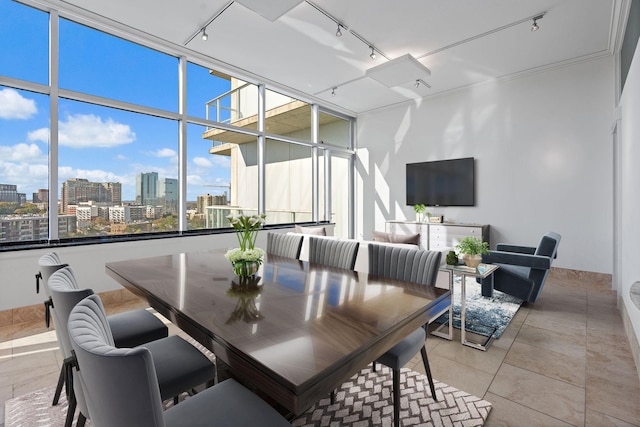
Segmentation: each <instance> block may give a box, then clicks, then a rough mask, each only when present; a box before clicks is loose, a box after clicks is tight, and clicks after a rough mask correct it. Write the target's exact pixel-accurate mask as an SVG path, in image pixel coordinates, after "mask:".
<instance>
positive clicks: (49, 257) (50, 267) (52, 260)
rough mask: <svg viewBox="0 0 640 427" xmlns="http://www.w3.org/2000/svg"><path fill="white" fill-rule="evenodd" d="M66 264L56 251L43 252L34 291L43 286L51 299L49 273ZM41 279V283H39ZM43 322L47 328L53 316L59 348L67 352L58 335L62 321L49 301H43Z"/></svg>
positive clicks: (38, 290)
mask: <svg viewBox="0 0 640 427" xmlns="http://www.w3.org/2000/svg"><path fill="white" fill-rule="evenodd" d="M67 265H68V264H63V263H62V261H60V257H59V256H58V254H57V253H56V252H49V253H47V254H44V255H42V256H41V257H40V259H38V274H36V292H38V293H39V292H40V286H42V287H43V288H44V293H45V295H46V296H47V298H48V299H51V294H50V293H49V286H48V285H47V283H48V282H49V278H50V277H51V275H52V274H53V273H54V272H56V271H58V270H59V269H61V268H62V267H66V266H67ZM40 280H42V283H40ZM44 304H45V323H46V325H47V328H48V327H49V316H52V317H53V324H54V325H55V326H56V328H55V331H56V338H57V339H58V344H59V345H60V350H61V351H62V354H67V353H68V351H67V350H66V349H65V347H64V343H63V339H62V336H61V335H60V330H59V329H58V327H57V325H59V324H60V323H62V322H61V321H60V319H59V318H58V313H57V312H56V310H55V307H53V306H52V305H51V304H50V303H49V301H48V300H47V301H45V303H44Z"/></svg>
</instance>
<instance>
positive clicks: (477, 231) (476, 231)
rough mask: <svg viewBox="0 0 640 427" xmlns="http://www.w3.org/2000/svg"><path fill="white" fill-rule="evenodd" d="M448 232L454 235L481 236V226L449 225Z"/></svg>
mask: <svg viewBox="0 0 640 427" xmlns="http://www.w3.org/2000/svg"><path fill="white" fill-rule="evenodd" d="M449 233H450V234H454V235H456V236H476V237H482V227H465V226H454V227H449Z"/></svg>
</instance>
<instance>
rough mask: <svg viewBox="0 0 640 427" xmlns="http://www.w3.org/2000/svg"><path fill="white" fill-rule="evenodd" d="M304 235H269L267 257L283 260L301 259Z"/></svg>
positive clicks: (271, 233) (270, 233)
mask: <svg viewBox="0 0 640 427" xmlns="http://www.w3.org/2000/svg"><path fill="white" fill-rule="evenodd" d="M302 238H303V236H302V235H298V234H282V233H273V232H269V233H267V255H275V256H279V257H283V258H293V259H298V258H300V251H301V250H302Z"/></svg>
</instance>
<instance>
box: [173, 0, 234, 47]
mask: <svg viewBox="0 0 640 427" xmlns="http://www.w3.org/2000/svg"><path fill="white" fill-rule="evenodd" d="M232 4H233V0H231V1H229V2H228V3H227V4H225V5H224V6H223V7H222V9H220V10H219V11H218V12H216V14H215V15H213V17H211V19H209V20H208V21H207V23H206V24H204V25H203V26H202V27H200V28H198V30H197V31H196V32H195V33H193V35H192V36H191V37H189V38H188V39H187V41H185V42H184V46H186V45H188V44H189V43H191V41H192V40H193V39H195V38H196V37H197V36H198V34H201V35H202V39H203V40H207V38H209V36H208V35H207V31H206V30H207V27H208V26H209V25H210V24H211V23H212V22H213V21H215V20H216V19H218V17H219V16H220V15H222V14H223V13H224V11H225V10H227V9H228V8H229V6H231V5H232ZM205 36H206V37H207V38H205Z"/></svg>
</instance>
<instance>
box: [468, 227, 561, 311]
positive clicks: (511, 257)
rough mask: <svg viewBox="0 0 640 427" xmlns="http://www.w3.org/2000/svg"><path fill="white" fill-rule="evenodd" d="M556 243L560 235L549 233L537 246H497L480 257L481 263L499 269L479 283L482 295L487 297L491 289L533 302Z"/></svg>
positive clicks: (556, 248) (540, 286) (540, 288)
mask: <svg viewBox="0 0 640 427" xmlns="http://www.w3.org/2000/svg"><path fill="white" fill-rule="evenodd" d="M559 244H560V235H559V234H558V233H553V232H549V233H547V234H545V235H544V236H542V238H541V239H540V243H538V246H537V247H529V246H515V245H507V244H498V245H497V247H496V250H495V251H491V253H489V254H486V255H483V256H482V262H485V263H488V264H497V265H499V266H500V268H499V269H498V270H496V272H495V273H493V275H491V276H489V277H487V278H486V279H483V280H481V281H480V283H481V284H482V296H485V297H490V296H491V295H492V294H493V289H497V290H499V291H502V292H504V293H506V294H509V295H513V296H515V297H517V298H520V299H522V300H524V301H528V302H535V301H536V299H538V296H539V295H540V292H542V287H543V286H544V282H545V280H546V279H547V276H548V275H549V269H550V268H551V263H552V262H553V260H554V259H555V258H556V256H557V253H558V245H559Z"/></svg>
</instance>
